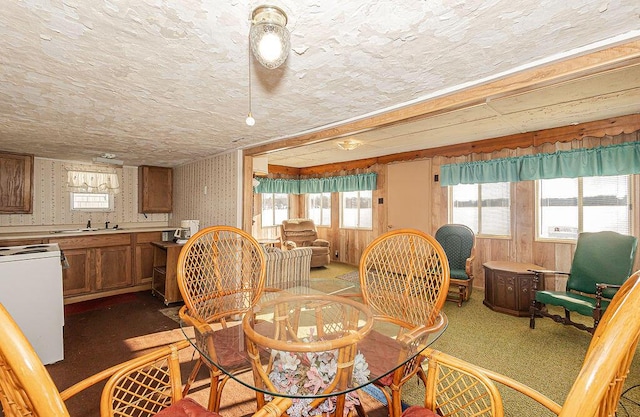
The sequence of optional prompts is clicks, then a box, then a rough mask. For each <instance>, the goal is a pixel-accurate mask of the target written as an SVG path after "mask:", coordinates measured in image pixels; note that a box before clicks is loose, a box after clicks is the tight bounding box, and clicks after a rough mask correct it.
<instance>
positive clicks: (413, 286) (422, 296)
mask: <svg viewBox="0 0 640 417" xmlns="http://www.w3.org/2000/svg"><path fill="white" fill-rule="evenodd" d="M359 273H360V286H361V289H362V298H363V300H364V303H365V304H367V305H368V306H369V307H370V308H371V309H372V310H373V313H374V316H375V318H376V320H380V321H384V320H386V321H390V322H394V323H398V324H400V325H401V326H402V327H403V328H405V329H406V333H405V334H404V335H408V334H409V333H411V335H412V336H411V342H410V343H421V341H422V338H423V337H422V335H424V337H426V336H427V335H428V333H429V331H430V327H431V326H434V325H436V323H437V318H438V316H439V314H440V310H441V309H442V306H443V305H444V302H445V300H446V298H447V293H448V292H449V279H450V278H449V262H448V261H447V256H446V255H445V253H444V250H443V249H442V246H440V244H439V243H438V241H437V240H436V239H435V238H434V237H433V236H430V235H427V234H426V233H424V232H421V231H419V230H414V229H399V230H394V231H391V232H387V233H385V234H383V235H381V236H379V237H378V238H376V239H375V240H374V241H373V242H371V243H370V244H369V245H368V246H367V248H365V250H364V252H363V253H362V257H361V259H360V267H359ZM398 337H399V338H402V337H403V335H398ZM376 348H377V349H379V347H376ZM400 354H402V353H400ZM366 356H367V355H366V354H365V357H366ZM398 363H400V362H398ZM370 366H371V367H375V364H370ZM416 373H421V378H423V379H424V374H423V371H422V368H421V367H420V359H419V358H415V359H413V360H411V361H408V362H407V363H406V364H405V365H403V366H401V367H400V368H398V369H396V371H394V372H393V373H392V374H390V375H387V376H385V377H383V378H381V379H379V380H378V381H377V382H376V385H378V386H380V387H382V388H383V389H382V392H383V393H384V395H385V397H386V398H387V403H388V407H389V414H390V415H391V416H399V415H400V414H401V413H402V407H401V401H400V400H401V392H400V391H401V388H402V385H403V384H404V383H405V382H406V381H407V380H408V379H409V378H411V377H412V376H414V375H415V374H416ZM389 391H390V392H389Z"/></svg>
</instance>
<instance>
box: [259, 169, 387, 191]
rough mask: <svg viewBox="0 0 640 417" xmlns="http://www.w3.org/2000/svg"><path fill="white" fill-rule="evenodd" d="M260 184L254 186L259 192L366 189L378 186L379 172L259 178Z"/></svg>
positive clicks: (373, 188)
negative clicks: (305, 177)
mask: <svg viewBox="0 0 640 417" xmlns="http://www.w3.org/2000/svg"><path fill="white" fill-rule="evenodd" d="M257 180H258V182H260V184H259V185H258V186H256V187H254V191H255V192H256V193H258V194H266V193H285V194H312V193H330V192H344V191H365V190H375V189H376V188H377V180H378V174H376V173H375V172H371V173H368V174H356V175H343V176H337V177H324V178H308V179H272V178H257Z"/></svg>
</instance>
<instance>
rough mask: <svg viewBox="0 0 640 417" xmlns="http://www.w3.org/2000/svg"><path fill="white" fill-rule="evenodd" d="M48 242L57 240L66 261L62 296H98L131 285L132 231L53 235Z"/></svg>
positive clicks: (63, 271)
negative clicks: (88, 234)
mask: <svg viewBox="0 0 640 417" xmlns="http://www.w3.org/2000/svg"><path fill="white" fill-rule="evenodd" d="M49 243H57V244H58V245H59V246H60V249H62V250H63V252H64V255H65V257H66V258H67V262H68V263H69V268H66V269H63V270H62V279H63V281H62V283H63V290H64V296H65V298H67V297H71V296H78V295H91V296H89V297H86V299H89V298H98V297H100V296H102V295H101V294H100V292H104V291H108V290H116V289H122V288H128V287H132V286H133V275H132V262H131V257H132V256H131V234H129V233H118V234H111V235H90V236H71V237H56V238H51V239H49ZM76 301H82V299H77V300H76Z"/></svg>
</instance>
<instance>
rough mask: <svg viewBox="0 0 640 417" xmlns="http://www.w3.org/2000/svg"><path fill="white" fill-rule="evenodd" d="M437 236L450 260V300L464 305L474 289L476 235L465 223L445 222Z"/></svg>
mask: <svg viewBox="0 0 640 417" xmlns="http://www.w3.org/2000/svg"><path fill="white" fill-rule="evenodd" d="M435 237H436V240H437V241H438V243H440V245H441V246H442V248H443V249H444V252H445V253H446V254H447V259H448V260H449V269H450V271H451V284H450V286H449V289H450V296H449V298H448V300H450V301H456V302H457V303H458V306H462V302H463V301H466V300H468V299H469V297H470V296H471V290H472V289H473V260H474V258H475V249H476V235H475V233H473V230H471V229H470V228H469V227H467V226H465V225H464V224H445V225H444V226H442V227H440V228H439V229H438V230H437V231H436V236H435Z"/></svg>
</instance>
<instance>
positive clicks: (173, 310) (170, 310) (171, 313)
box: [158, 306, 182, 323]
mask: <svg viewBox="0 0 640 417" xmlns="http://www.w3.org/2000/svg"><path fill="white" fill-rule="evenodd" d="M180 307H182V306H175V307H167V308H161V309H160V310H158V311H159V312H160V313H162V314H163V315H165V316H167V317H169V318H170V319H171V320H173V321H175V322H176V323H180V317H179V316H178V311H180Z"/></svg>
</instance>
